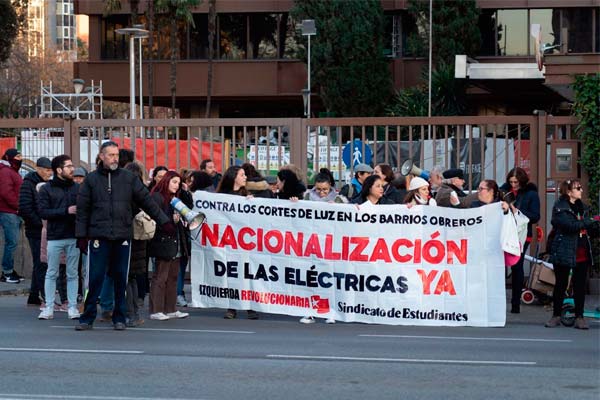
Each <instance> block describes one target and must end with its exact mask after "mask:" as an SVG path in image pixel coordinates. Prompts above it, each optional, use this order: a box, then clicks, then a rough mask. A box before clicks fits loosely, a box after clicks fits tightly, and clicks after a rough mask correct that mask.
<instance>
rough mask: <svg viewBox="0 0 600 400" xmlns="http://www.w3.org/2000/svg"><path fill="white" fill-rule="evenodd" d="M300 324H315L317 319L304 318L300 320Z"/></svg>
mask: <svg viewBox="0 0 600 400" xmlns="http://www.w3.org/2000/svg"><path fill="white" fill-rule="evenodd" d="M300 323H301V324H314V323H315V318H314V317H302V318H300Z"/></svg>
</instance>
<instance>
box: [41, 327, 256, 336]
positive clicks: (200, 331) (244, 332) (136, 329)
mask: <svg viewBox="0 0 600 400" xmlns="http://www.w3.org/2000/svg"><path fill="white" fill-rule="evenodd" d="M50 327H51V328H58V329H74V328H73V327H72V326H65V325H52V326H50ZM96 330H98V331H102V330H111V331H112V330H113V328H112V327H96V326H94V329H93V331H96ZM127 330H128V331H154V332H197V333H239V334H241V335H252V334H255V333H256V332H252V331H220V330H216V329H175V328H127Z"/></svg>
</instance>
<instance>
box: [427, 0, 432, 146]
mask: <svg viewBox="0 0 600 400" xmlns="http://www.w3.org/2000/svg"><path fill="white" fill-rule="evenodd" d="M432 41H433V0H429V77H428V81H429V83H428V84H427V86H428V94H427V97H428V102H427V104H428V106H427V117H428V119H429V126H428V129H427V139H431V64H432V62H431V59H432V47H433V43H432Z"/></svg>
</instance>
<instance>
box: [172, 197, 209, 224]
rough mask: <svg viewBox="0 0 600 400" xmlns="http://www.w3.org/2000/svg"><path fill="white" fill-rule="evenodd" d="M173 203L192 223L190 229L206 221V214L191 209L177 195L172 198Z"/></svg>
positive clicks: (189, 222)
mask: <svg viewBox="0 0 600 400" xmlns="http://www.w3.org/2000/svg"><path fill="white" fill-rule="evenodd" d="M171 205H172V206H173V208H174V209H175V210H177V212H178V213H179V214H181V216H182V217H183V218H185V220H186V221H187V222H188V224H190V230H191V231H193V230H194V229H197V228H199V227H201V226H202V224H203V223H204V222H205V221H206V215H205V214H204V213H201V212H196V211H192V210H190V209H189V208H188V207H187V206H186V205H185V204H183V201H181V200H179V199H178V198H177V197H173V200H171Z"/></svg>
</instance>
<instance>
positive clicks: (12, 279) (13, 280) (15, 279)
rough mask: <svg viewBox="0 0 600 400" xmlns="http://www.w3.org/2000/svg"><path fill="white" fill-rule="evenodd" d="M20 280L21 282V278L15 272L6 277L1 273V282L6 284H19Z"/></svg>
mask: <svg viewBox="0 0 600 400" xmlns="http://www.w3.org/2000/svg"><path fill="white" fill-rule="evenodd" d="M21 280H23V278H22V277H21V276H20V275H19V274H17V273H16V272H15V271H13V272H11V273H10V274H8V275H5V274H4V272H3V273H2V279H1V281H2V282H6V283H21Z"/></svg>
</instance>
